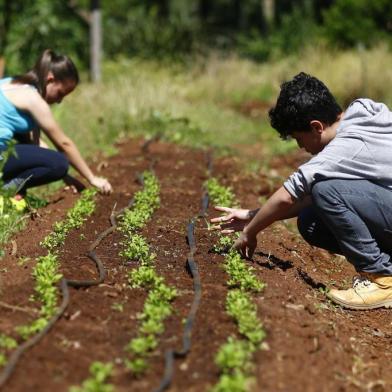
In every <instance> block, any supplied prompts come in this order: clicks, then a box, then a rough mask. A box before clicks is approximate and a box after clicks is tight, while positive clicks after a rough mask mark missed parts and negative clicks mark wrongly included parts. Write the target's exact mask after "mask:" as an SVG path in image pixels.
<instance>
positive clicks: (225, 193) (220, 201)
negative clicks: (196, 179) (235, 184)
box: [204, 178, 237, 207]
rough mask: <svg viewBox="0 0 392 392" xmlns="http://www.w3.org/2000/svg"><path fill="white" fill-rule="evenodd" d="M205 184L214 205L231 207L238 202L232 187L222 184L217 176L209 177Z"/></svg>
mask: <svg viewBox="0 0 392 392" xmlns="http://www.w3.org/2000/svg"><path fill="white" fill-rule="evenodd" d="M204 186H205V188H206V189H207V192H208V195H209V196H210V199H211V201H212V203H213V204H214V205H219V206H222V207H231V206H235V205H236V204H237V203H236V200H235V195H234V193H233V191H232V189H231V188H227V187H224V186H222V185H220V184H219V182H218V180H217V179H216V178H210V179H208V180H207V181H206V182H205V183H204Z"/></svg>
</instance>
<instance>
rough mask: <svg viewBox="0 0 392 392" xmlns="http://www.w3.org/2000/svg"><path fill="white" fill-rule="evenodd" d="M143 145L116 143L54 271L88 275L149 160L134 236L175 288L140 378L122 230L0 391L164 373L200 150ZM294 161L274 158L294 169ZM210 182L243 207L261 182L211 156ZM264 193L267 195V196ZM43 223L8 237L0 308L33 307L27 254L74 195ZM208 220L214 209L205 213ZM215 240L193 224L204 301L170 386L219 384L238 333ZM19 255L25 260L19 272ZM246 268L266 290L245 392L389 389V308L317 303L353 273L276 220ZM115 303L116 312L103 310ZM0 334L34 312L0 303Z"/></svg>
mask: <svg viewBox="0 0 392 392" xmlns="http://www.w3.org/2000/svg"><path fill="white" fill-rule="evenodd" d="M140 145H141V142H140V141H135V140H134V141H131V142H130V143H126V144H124V145H122V146H120V153H119V155H118V156H116V157H114V158H111V159H110V160H109V161H108V162H109V166H108V167H105V168H103V169H102V175H105V176H107V177H109V178H110V180H111V182H112V184H113V186H114V189H115V192H114V193H113V194H112V195H110V196H106V197H105V196H99V197H98V203H97V209H96V211H95V212H94V214H93V215H92V216H91V218H90V219H88V221H87V222H86V223H85V225H84V226H83V227H82V228H81V229H79V230H76V231H74V232H73V233H71V234H70V235H69V237H68V238H67V240H66V243H65V245H64V248H63V252H62V255H61V265H62V267H61V269H62V272H63V274H64V275H65V276H66V277H67V278H72V279H88V278H92V277H94V276H95V269H94V266H93V265H92V262H91V261H90V260H89V259H88V258H87V257H86V256H85V254H86V250H87V249H88V247H89V246H90V244H91V243H92V242H93V241H94V240H95V238H96V237H97V234H98V233H100V232H101V231H103V230H104V229H106V228H107V227H108V226H109V221H108V219H109V215H110V213H111V211H112V209H113V206H114V205H115V204H116V208H117V209H120V208H121V207H123V206H125V205H126V204H127V203H128V201H129V199H130V198H131V197H132V195H133V194H134V192H135V191H136V190H138V189H140V186H139V185H138V183H137V182H136V181H135V176H136V174H137V173H138V172H140V171H142V170H144V169H146V168H148V167H149V164H150V160H149V158H151V157H154V158H156V159H157V164H156V166H155V171H156V174H157V176H158V178H159V180H160V183H161V207H160V208H159V209H158V210H157V211H156V212H155V214H154V216H153V219H152V220H151V221H150V222H149V223H148V224H147V226H146V227H145V229H144V230H143V235H144V236H146V238H148V241H149V243H150V246H151V247H152V249H153V251H154V252H156V253H157V262H156V266H157V270H158V272H159V273H160V274H161V275H163V276H164V277H165V279H166V281H167V282H168V283H169V284H171V285H174V286H176V287H177V289H178V290H179V293H180V295H179V296H178V298H177V299H176V300H175V301H174V303H173V306H174V309H175V312H174V314H173V315H172V316H171V317H170V318H169V319H168V320H166V323H165V325H166V330H165V332H164V334H163V335H162V336H161V339H160V341H161V343H160V346H159V348H158V349H157V350H156V351H155V352H154V354H153V355H152V356H151V367H150V369H149V371H148V372H147V374H146V376H145V377H142V378H140V379H135V378H133V377H132V376H130V375H129V374H127V373H126V372H125V371H124V370H123V369H124V368H123V366H122V365H121V364H120V363H121V359H122V358H124V356H125V353H124V346H125V345H126V344H127V342H128V341H129V340H130V339H132V338H133V337H134V336H135V335H136V332H137V325H138V320H137V319H136V314H137V313H138V312H139V311H140V310H141V309H142V306H143V302H144V299H145V295H146V294H145V292H144V291H143V290H139V289H138V290H136V289H130V288H129V287H128V286H127V279H126V278H127V271H129V270H130V269H131V268H134V267H135V266H136V265H135V263H134V262H126V261H125V260H123V259H122V258H120V257H119V256H118V252H119V250H120V247H121V245H120V242H121V235H120V234H119V233H114V234H112V235H110V236H109V237H107V238H106V239H105V240H104V241H103V242H102V243H101V245H100V246H99V248H98V250H97V253H98V255H99V256H100V258H101V259H102V260H103V262H104V263H105V266H106V269H107V272H108V276H107V279H106V281H105V283H104V284H102V285H100V286H99V287H91V288H89V289H79V290H76V289H71V292H70V294H71V301H70V304H69V306H68V308H67V311H66V313H65V315H64V317H62V318H61V319H60V320H59V321H58V322H57V324H56V325H55V326H54V328H53V329H52V330H51V331H50V333H49V334H48V335H46V336H45V338H44V339H43V340H42V341H41V342H40V343H39V344H37V345H36V346H35V347H33V348H32V349H31V350H30V351H28V352H27V353H26V354H25V355H24V356H23V358H22V359H21V361H20V362H19V364H18V366H17V368H16V370H15V372H14V373H13V375H12V377H11V379H10V380H9V382H8V383H7V384H6V386H5V388H4V390H5V391H10V392H16V391H18V392H19V391H39V392H41V391H42V392H46V391H67V390H68V388H69V387H70V386H71V385H77V384H80V383H81V382H82V381H83V380H84V379H85V378H86V377H88V367H89V365H90V363H91V362H92V361H95V360H100V361H105V362H106V361H114V362H116V363H117V365H116V367H115V369H116V371H115V374H114V376H113V377H112V379H111V383H112V384H114V385H115V388H116V390H117V391H129V390H132V391H150V390H152V389H153V388H154V387H156V386H157V385H158V384H159V380H160V378H161V376H162V372H163V366H164V364H163V353H164V351H165V349H166V348H168V347H175V348H177V349H178V348H180V347H181V339H182V328H183V324H182V320H183V319H184V318H185V317H186V315H187V312H188V310H189V306H190V303H191V301H192V299H193V290H192V280H191V278H190V276H189V275H188V273H187V271H186V269H185V261H186V256H187V253H188V246H187V243H186V239H185V234H186V225H187V223H188V221H189V219H190V218H191V217H193V216H195V215H196V214H197V213H198V211H199V209H200V201H201V195H202V183H203V181H204V180H205V179H206V159H205V155H204V153H203V152H201V151H195V150H189V149H185V148H182V147H178V146H173V145H169V144H165V143H154V144H152V146H151V147H150V152H149V153H148V154H143V153H142V152H141V150H140ZM297 159H300V160H301V159H303V157H300V158H297V156H293V157H292V158H291V160H289V161H281V162H280V163H279V161H278V162H276V170H279V167H280V165H281V164H282V163H283V164H284V166H285V170H286V169H287V167H290V166H292V165H295V164H296V163H297ZM214 175H216V176H219V177H220V178H222V179H223V181H224V183H226V184H228V185H232V186H233V188H234V190H235V192H236V194H237V196H238V198H239V200H241V203H242V204H243V206H248V207H255V206H257V204H258V198H259V196H260V193H261V192H260V184H259V183H258V181H257V178H255V177H252V176H250V177H247V178H244V175H243V174H242V173H241V171H240V170H239V168H238V166H237V165H236V164H235V163H234V161H233V160H231V159H228V158H225V159H224V160H220V161H217V162H216V164H215V166H214ZM270 191H271V190H268V192H265V193H266V194H268V193H270ZM53 200H57V201H56V202H52V203H51V204H50V205H49V206H47V207H46V208H44V209H42V210H41V211H40V216H39V217H37V218H36V219H35V220H34V221H31V222H30V223H29V225H28V227H27V228H26V229H25V230H24V231H23V232H21V233H19V234H18V235H17V236H15V238H14V240H15V242H16V244H17V251H16V255H14V256H12V255H11V253H12V244H11V243H10V244H9V246H8V247H7V249H6V250H7V252H8V254H7V256H6V257H5V258H3V260H2V261H1V272H0V279H1V281H0V283H1V286H0V287H1V301H2V302H5V303H8V304H11V305H16V306H21V307H25V308H29V309H34V308H35V307H36V304H35V303H34V302H31V301H30V300H29V297H30V295H31V294H32V293H33V281H32V278H31V275H30V274H31V268H32V266H33V265H34V258H35V257H37V256H38V255H41V254H45V252H44V251H43V249H42V248H41V247H40V246H39V241H40V240H42V238H44V236H45V235H46V234H47V233H49V231H50V229H51V226H52V224H53V223H54V222H55V221H57V220H60V219H62V218H63V217H64V216H65V213H66V210H67V209H68V208H70V207H71V206H72V205H73V203H74V202H75V200H76V196H74V195H72V194H71V193H66V192H61V193H59V194H58V195H56V196H55V198H54V199H53ZM211 214H212V213H211ZM215 239H216V238H215V236H214V234H212V233H211V232H208V231H207V230H206V225H205V223H204V222H201V221H200V222H199V223H198V225H197V230H196V240H197V246H198V250H197V253H196V255H195V259H196V261H197V262H198V264H199V269H200V274H201V281H202V289H203V296H202V301H201V305H200V308H199V312H198V314H197V319H196V322H195V325H194V330H193V335H192V341H193V345H192V350H191V352H190V354H189V355H188V356H187V357H186V358H185V359H184V360H177V361H176V368H175V373H174V374H175V375H174V380H173V384H172V386H171V388H170V391H181V392H182V391H194V392H199V391H207V390H208V389H209V388H210V387H211V386H212V385H214V383H216V382H217V380H218V370H217V367H216V365H215V364H214V361H213V358H214V354H215V352H216V351H217V349H218V347H219V346H220V345H221V344H222V343H223V342H224V341H225V340H226V338H227V336H229V335H230V334H234V333H235V326H234V324H233V322H232V320H231V319H230V317H228V316H227V315H226V313H225V312H224V303H225V296H226V292H227V288H226V286H225V281H226V275H225V273H224V272H223V270H222V268H221V262H222V260H223V257H222V256H219V255H216V254H213V253H211V252H210V248H211V246H212V244H213V243H214V241H215ZM21 257H30V258H31V260H30V261H28V262H27V263H26V264H25V265H23V266H22V265H19V264H18V263H17V260H18V259H19V258H21ZM253 266H254V267H255V268H256V272H257V274H258V276H259V277H260V279H262V280H263V281H265V282H266V283H267V287H266V289H265V290H264V292H263V293H262V294H261V295H260V296H258V297H257V299H256V302H257V305H258V309H259V315H260V318H261V319H262V320H263V323H264V326H265V329H266V331H267V338H266V340H265V345H264V349H263V350H260V351H259V352H258V353H257V355H256V357H255V361H254V363H255V369H254V372H255V375H256V381H255V385H254V388H253V390H254V391H271V392H274V391H316V390H317V391H361V390H363V391H388V390H392V374H391V372H390V368H391V359H392V358H391V357H392V353H391V350H389V344H390V343H389V342H390V338H391V336H392V324H391V313H390V310H385V309H383V310H376V311H369V312H355V311H346V310H342V309H340V308H337V307H334V306H333V305H331V304H330V303H329V302H328V301H326V299H325V296H324V294H323V293H322V288H323V287H324V285H328V286H329V285H331V284H335V285H337V286H340V287H343V286H346V285H347V284H348V283H349V279H350V277H351V275H352V274H353V269H352V268H351V266H350V265H349V264H348V263H347V262H346V261H344V260H343V259H342V258H340V257H337V256H334V255H330V254H328V253H326V252H324V251H321V250H318V249H316V248H312V247H310V246H308V245H307V244H306V243H304V241H302V240H301V239H300V238H299V237H298V235H297V234H295V233H293V232H290V231H288V230H287V228H286V226H285V225H284V224H282V223H279V224H275V225H273V226H272V227H271V228H269V229H267V230H266V231H265V232H263V233H262V234H261V235H260V241H259V246H258V249H257V253H256V256H255V257H254V262H253ZM117 303H121V304H123V307H124V310H123V311H122V312H121V311H118V310H114V309H113V308H112V306H113V304H117ZM0 312H1V318H0V331H1V332H5V333H9V334H12V331H13V328H14V327H15V326H17V325H21V324H24V323H26V322H27V321H28V320H31V318H32V315H31V314H29V313H26V312H20V311H18V310H16V309H15V310H10V309H8V308H5V307H0Z"/></svg>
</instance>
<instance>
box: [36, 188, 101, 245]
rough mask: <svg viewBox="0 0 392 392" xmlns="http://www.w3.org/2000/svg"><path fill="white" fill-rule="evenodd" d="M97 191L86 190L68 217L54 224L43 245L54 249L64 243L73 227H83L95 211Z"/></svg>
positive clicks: (92, 189) (93, 189)
mask: <svg viewBox="0 0 392 392" xmlns="http://www.w3.org/2000/svg"><path fill="white" fill-rule="evenodd" d="M96 193H97V190H96V189H95V188H90V189H86V190H84V191H83V192H82V195H81V197H80V198H79V200H78V201H77V202H76V204H75V206H74V207H73V208H72V209H71V210H70V211H69V212H68V213H67V218H66V219H65V220H63V221H61V222H56V223H55V224H54V226H53V231H52V232H51V233H50V234H49V235H48V236H46V237H45V238H44V239H43V240H42V242H41V246H43V247H45V248H46V249H48V250H49V251H53V250H54V249H55V248H58V247H59V246H60V245H62V244H63V243H64V241H65V238H66V237H67V235H68V233H69V232H70V231H71V230H72V229H77V228H79V227H81V226H82V225H83V223H84V221H85V220H86V219H87V218H88V217H89V216H90V215H91V214H92V213H93V212H94V209H95V201H94V197H95V195H96Z"/></svg>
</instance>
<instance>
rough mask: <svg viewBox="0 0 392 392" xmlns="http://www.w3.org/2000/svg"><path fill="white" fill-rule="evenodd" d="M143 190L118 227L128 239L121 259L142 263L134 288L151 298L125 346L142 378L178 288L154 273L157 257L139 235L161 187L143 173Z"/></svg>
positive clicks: (133, 274) (157, 201)
mask: <svg viewBox="0 0 392 392" xmlns="http://www.w3.org/2000/svg"><path fill="white" fill-rule="evenodd" d="M143 179H144V188H143V189H142V190H141V191H139V192H137V193H136V194H135V197H134V206H133V208H132V209H130V210H127V211H126V213H125V214H124V216H123V217H122V220H121V222H120V224H119V229H120V231H121V232H122V233H123V234H124V236H125V239H124V241H123V242H122V245H123V250H122V251H121V252H120V255H121V256H123V257H126V258H127V259H129V260H134V261H137V262H138V263H139V267H138V268H136V269H133V270H132V271H130V273H129V283H130V285H131V287H132V288H144V289H145V290H147V292H148V295H147V298H146V301H145V303H144V306H143V311H142V312H141V313H140V314H138V319H139V320H140V321H141V323H140V325H139V329H138V332H137V336H136V337H135V338H133V339H132V340H131V341H130V342H129V343H128V345H127V346H126V351H127V352H128V353H129V358H127V359H126V360H125V366H126V368H127V369H128V370H130V371H131V372H132V373H133V374H134V375H136V376H137V375H141V374H143V373H144V372H145V371H146V370H147V368H148V363H147V359H148V356H149V354H150V353H151V352H152V351H153V350H154V349H155V348H156V347H157V346H158V336H159V335H160V334H162V332H163V331H164V320H165V319H166V318H167V317H168V316H169V315H170V314H171V313H172V306H171V302H172V301H173V299H174V298H175V297H176V295H177V291H176V289H175V288H173V287H170V286H169V285H167V284H165V282H164V279H163V277H161V276H159V275H158V274H157V272H156V270H155V266H154V264H155V258H156V255H155V254H154V253H152V252H151V251H150V247H149V245H148V243H147V240H146V239H145V238H144V237H143V236H141V235H140V234H138V231H139V230H140V229H141V228H142V227H143V226H144V225H145V224H146V222H147V221H148V220H149V219H150V218H151V216H152V214H153V212H154V211H155V210H156V209H157V208H158V207H159V205H160V197H159V192H160V187H159V183H158V180H157V178H156V177H155V176H154V175H153V174H152V173H151V172H144V173H143Z"/></svg>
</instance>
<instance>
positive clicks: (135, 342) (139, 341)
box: [126, 335, 158, 356]
mask: <svg viewBox="0 0 392 392" xmlns="http://www.w3.org/2000/svg"><path fill="white" fill-rule="evenodd" d="M157 346H158V341H157V339H156V337H155V336H154V335H147V336H140V337H137V338H134V339H132V340H131V342H130V343H129V344H128V346H127V347H126V350H127V351H129V352H131V353H133V354H135V355H139V356H145V355H147V353H148V352H149V351H152V350H154V349H155V348H156V347H157Z"/></svg>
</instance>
